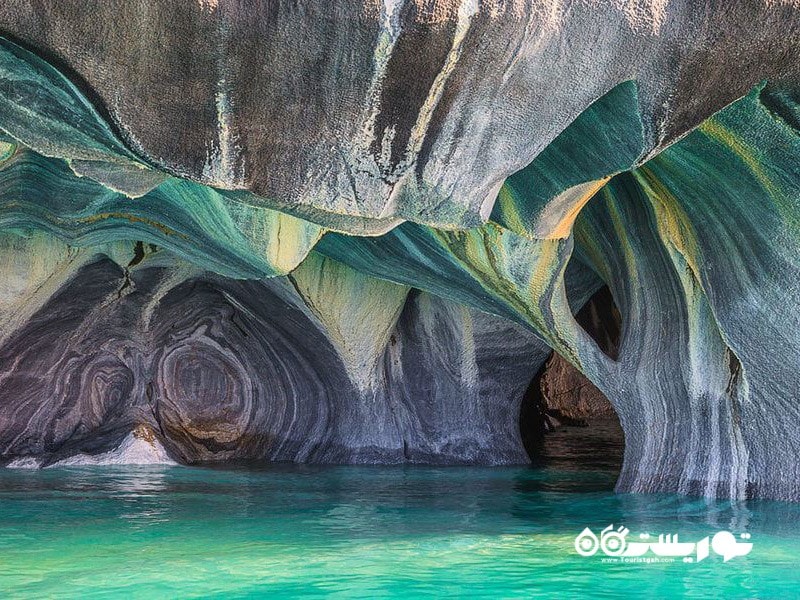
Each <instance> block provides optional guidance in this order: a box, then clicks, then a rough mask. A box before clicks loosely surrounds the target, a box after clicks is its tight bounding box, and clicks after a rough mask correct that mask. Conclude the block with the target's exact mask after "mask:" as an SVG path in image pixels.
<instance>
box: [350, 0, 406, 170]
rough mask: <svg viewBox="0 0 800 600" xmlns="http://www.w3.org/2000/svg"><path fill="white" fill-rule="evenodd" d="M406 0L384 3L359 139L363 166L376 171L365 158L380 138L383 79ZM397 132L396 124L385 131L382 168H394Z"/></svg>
mask: <svg viewBox="0 0 800 600" xmlns="http://www.w3.org/2000/svg"><path fill="white" fill-rule="evenodd" d="M404 1H405V0H384V2H383V6H382V7H381V26H380V32H379V33H378V41H377V43H376V44H375V53H374V56H373V64H374V65H375V67H374V69H373V71H372V79H371V81H370V84H369V88H368V91H367V107H366V117H365V119H364V126H363V128H362V130H361V136H360V139H359V140H358V142H357V150H358V151H359V155H361V156H362V157H363V158H362V160H361V161H359V162H361V163H365V164H361V165H360V166H361V167H362V168H366V169H368V170H371V171H374V167H373V169H369V164H368V163H369V162H371V161H365V160H364V159H365V158H366V157H368V156H369V155H370V148H371V147H372V144H373V142H374V141H375V139H376V135H377V134H376V132H375V123H376V121H377V120H378V113H379V111H380V103H381V90H382V88H383V81H384V79H385V78H386V70H387V69H388V67H389V60H390V59H391V57H392V52H393V51H394V47H395V45H396V44H397V40H398V39H399V37H400V31H401V30H402V25H401V23H400V10H401V9H402V7H403V3H404ZM394 133H395V131H394V127H391V128H388V129H387V130H386V132H385V133H384V136H383V139H381V156H380V158H379V159H378V165H377V166H378V168H379V170H388V169H389V168H390V162H391V154H392V142H393V141H394ZM379 172H380V171H379ZM379 172H378V173H379ZM378 173H376V174H378Z"/></svg>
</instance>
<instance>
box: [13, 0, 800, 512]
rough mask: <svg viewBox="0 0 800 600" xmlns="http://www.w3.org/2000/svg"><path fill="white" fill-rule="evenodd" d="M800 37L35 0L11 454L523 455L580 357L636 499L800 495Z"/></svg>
mask: <svg viewBox="0 0 800 600" xmlns="http://www.w3.org/2000/svg"><path fill="white" fill-rule="evenodd" d="M96 22H103V23H108V24H110V25H108V26H106V27H96V26H94V23H96ZM113 24H116V25H113ZM798 42H800V7H798V5H797V3H796V2H794V1H793V0H792V1H790V0H786V1H782V2H768V1H766V0H764V1H762V0H736V1H734V2H726V3H724V4H720V5H719V6H717V5H715V4H714V3H711V4H708V3H706V4H698V3H696V2H691V1H689V0H671V1H661V0H658V1H656V0H652V1H651V0H636V1H631V2H621V1H618V0H597V1H594V0H593V1H591V2H589V1H584V0H563V1H562V0H554V1H547V2H544V1H536V2H524V3H523V2H516V1H513V0H509V1H489V0H475V1H473V0H463V1H460V2H455V1H450V0H441V1H439V0H437V1H435V2H422V1H418V0H398V1H395V0H391V1H389V0H387V1H385V2H381V1H376V2H373V1H372V0H369V1H365V0H342V1H341V2H335V3H333V4H332V5H331V6H327V5H326V6H321V5H312V3H306V2H293V3H274V2H266V1H263V2H262V1H260V0H259V1H254V2H249V3H240V2H230V1H223V0H220V1H218V2H217V1H214V2H206V1H201V2H187V1H184V0H181V1H178V0H174V1H173V0H169V1H159V2H155V1H154V0H136V1H132V2H126V3H103V4H102V5H96V4H87V3H82V2H74V1H66V2H65V1H64V0H58V1H57V2H56V1H55V0H43V1H41V2H37V3H24V2H7V3H5V4H3V5H2V6H0V457H2V459H3V461H5V462H7V463H9V464H11V465H13V466H24V465H41V466H47V465H49V464H54V463H57V462H59V461H68V462H81V461H83V462H97V461H101V460H107V461H117V462H119V461H124V460H133V461H140V460H157V461H163V460H176V461H179V462H201V461H216V460H236V459H250V458H259V459H268V460H291V461H311V462H403V461H410V462H415V461H416V462H441V463H484V464H499V463H510V462H523V461H526V460H527V455H526V453H525V450H524V447H523V443H522V438H521V436H520V432H519V430H518V422H519V417H520V409H521V400H522V396H523V395H524V392H525V389H526V388H527V386H528V384H529V383H530V380H531V378H532V377H533V376H534V374H535V373H537V372H538V371H539V370H540V368H541V366H542V364H543V362H544V360H545V359H546V357H547V356H548V355H549V353H550V352H551V349H552V350H554V351H555V352H557V353H558V355H559V356H560V357H561V358H560V359H559V360H562V361H566V363H568V364H569V365H570V366H571V368H573V369H575V370H577V371H578V372H580V373H582V374H583V375H584V376H586V377H587V378H589V380H590V381H591V382H592V383H593V384H594V385H595V386H596V387H597V389H598V390H600V391H601V392H602V393H603V394H604V395H605V396H606V397H607V398H608V400H609V401H610V403H611V404H612V406H613V407H614V410H615V411H616V413H617V414H618V416H619V419H620V423H621V425H622V427H623V429H624V432H625V439H626V447H625V462H624V466H623V468H622V472H621V474H620V478H619V482H618V489H619V490H623V491H637V492H650V491H678V492H681V493H686V494H704V495H709V496H727V497H732V498H744V497H748V496H758V497H769V498H781V499H789V500H800V487H799V486H798V481H800V461H799V460H798V456H800V436H799V435H798V433H797V431H798V423H800V409H798V406H797V402H796V390H797V389H798V387H800V380H798V376H797V372H798V369H797V366H798V365H799V364H800V336H799V335H798V331H800V321H798V315H800V310H798V309H800V301H799V300H798V298H800V287H798V285H799V284H798V282H800V262H799V260H798V256H800V162H799V161H800V159H799V158H798V157H800V101H799V100H800V95H799V93H798V90H799V89H800V71H798V69H799V68H800V67H798V65H800V62H798V58H799V57H798V51H797V48H798V47H800V44H798ZM265 57H268V58H265ZM732 65H735V68H734V67H733V66H732ZM604 286H607V288H608V289H609V290H610V293H611V294H612V295H613V298H614V300H615V302H616V305H617V306H618V308H619V313H620V318H621V323H622V327H621V333H620V339H619V344H618V345H615V347H614V351H613V352H612V351H610V350H609V347H608V346H607V345H606V344H604V343H603V340H601V339H596V338H597V336H596V335H594V336H593V335H592V334H591V332H590V331H587V329H585V328H584V327H582V326H581V324H580V323H579V320H578V319H576V317H575V314H576V313H578V311H579V310H580V309H581V307H582V306H583V305H584V303H585V302H586V301H587V300H588V299H589V298H590V297H591V296H592V295H593V294H594V293H595V292H597V290H599V289H601V288H603V287H604Z"/></svg>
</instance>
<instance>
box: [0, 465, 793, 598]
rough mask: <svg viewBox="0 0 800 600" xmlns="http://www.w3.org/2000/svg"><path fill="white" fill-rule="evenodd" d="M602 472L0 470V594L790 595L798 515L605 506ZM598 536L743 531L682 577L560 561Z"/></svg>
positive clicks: (711, 505)
mask: <svg viewBox="0 0 800 600" xmlns="http://www.w3.org/2000/svg"><path fill="white" fill-rule="evenodd" d="M617 462H618V457H617V456H616V455H615V454H614V452H611V451H608V449H606V450H602V451H597V450H595V451H594V452H587V453H586V454H584V455H581V456H566V457H565V456H564V455H563V454H562V455H559V456H556V457H552V459H551V460H545V461H544V462H543V465H542V466H540V467H537V468H534V467H516V468H464V467H447V468H444V467H436V468H433V467H421V466H397V467H350V466H348V467H344V466H332V467H303V466H275V465H273V466H259V465H246V466H238V467H226V468H196V467H192V468H187V467H124V468H121V467H116V468H112V467H91V468H86V467H73V468H61V469H46V470H43V471H15V470H0V596H2V597H26V598H29V597H42V596H44V597H53V596H58V597H63V596H69V597H76V598H77V597H80V598H87V597H139V598H153V597H165V596H166V597H176V596H180V597H215V596H216V597H225V598H235V597H258V596H265V595H269V597H273V598H274V597H280V596H297V595H304V596H314V595H319V596H323V595H328V594H334V595H339V596H342V597H345V596H346V597H364V598H375V597H388V596H392V597H413V596H418V595H421V594H437V595H460V596H467V595H469V596H473V597H492V598H498V597H530V596H537V597H542V596H546V597H547V596H550V597H562V598H563V597H597V596H615V597H650V596H658V597H665V598H672V597H678V596H686V597H695V598H711V597H727V598H738V597H747V598H752V597H774V598H790V597H796V596H797V594H798V591H797V590H798V588H797V582H798V573H799V572H800V560H798V553H799V551H800V507H798V506H797V505H793V504H786V503H778V502H749V503H745V504H735V503H730V502H718V501H709V500H703V499H696V498H683V497H679V496H672V495H649V496H635V495H615V494H614V493H613V492H612V490H611V488H612V486H613V482H614V477H615V469H616V465H617ZM610 523H614V524H615V525H618V524H623V525H625V526H626V527H628V528H629V529H630V530H631V531H632V532H633V533H632V534H631V535H633V534H637V535H638V534H639V533H642V532H650V533H653V534H658V533H678V534H680V537H681V539H682V540H684V541H696V540H699V539H700V538H702V537H703V536H705V535H713V533H715V532H716V531H717V530H720V529H728V530H731V531H733V532H735V533H737V534H739V533H741V532H749V533H750V534H751V538H750V541H751V542H752V543H753V550H752V552H751V553H750V554H749V555H747V556H744V557H737V558H734V559H732V560H731V561H730V562H728V563H723V560H722V558H721V557H719V556H716V555H715V554H713V553H712V555H711V556H710V557H709V558H708V559H707V560H705V561H703V562H701V563H697V564H685V563H683V562H676V563H667V564H623V563H605V562H603V561H602V559H601V558H600V556H599V555H596V556H593V557H590V558H584V557H581V556H579V555H578V554H577V553H576V552H575V549H574V545H573V543H574V539H575V537H576V535H577V534H578V533H579V532H580V531H581V530H582V529H583V528H584V527H587V526H588V527H591V528H592V529H594V530H596V531H599V530H600V529H602V528H603V527H605V526H606V525H608V524H610Z"/></svg>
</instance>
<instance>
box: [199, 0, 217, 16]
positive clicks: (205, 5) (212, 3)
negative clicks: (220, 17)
mask: <svg viewBox="0 0 800 600" xmlns="http://www.w3.org/2000/svg"><path fill="white" fill-rule="evenodd" d="M198 3H199V4H200V8H202V9H203V10H204V11H206V12H209V13H212V12H214V11H215V10H217V8H218V7H219V0H198Z"/></svg>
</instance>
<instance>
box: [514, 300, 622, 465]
mask: <svg viewBox="0 0 800 600" xmlns="http://www.w3.org/2000/svg"><path fill="white" fill-rule="evenodd" d="M575 318H576V320H577V321H578V324H580V326H581V327H583V328H584V329H585V330H586V332H587V333H589V335H591V336H592V338H593V339H594V340H595V342H597V345H598V346H599V348H600V349H601V350H602V351H603V352H604V353H605V354H607V355H608V356H609V357H610V358H612V359H614V360H616V359H617V358H618V356H619V348H620V338H621V331H622V318H621V314H620V311H619V309H618V308H617V305H616V303H615V302H614V298H613V296H612V294H611V291H610V290H609V289H608V286H603V287H602V288H601V289H600V290H598V291H597V292H595V294H594V295H593V296H592V297H591V298H590V299H589V301H588V302H587V303H586V304H585V305H584V306H583V308H581V310H580V311H578V313H577V314H576V315H575ZM519 426H520V434H521V436H522V443H523V445H524V446H525V451H526V452H527V453H528V456H529V457H530V459H531V462H532V463H533V464H534V465H539V466H545V465H553V464H554V462H564V463H571V462H574V461H577V462H579V463H581V464H582V465H584V466H592V464H595V465H596V466H598V467H606V468H612V469H616V470H618V469H619V467H620V466H621V464H622V452H623V449H624V439H623V434H622V428H621V427H620V424H619V419H618V417H617V414H616V412H615V411H614V408H613V407H612V406H611V403H610V402H609V401H608V399H607V398H606V397H605V395H604V394H603V393H602V392H601V391H600V390H599V389H597V387H596V386H595V385H594V384H593V383H592V382H591V381H589V380H588V379H587V378H586V377H585V376H584V375H583V374H582V373H581V372H580V371H578V370H577V369H576V368H575V367H573V366H572V365H571V364H569V363H568V362H567V361H566V360H564V359H563V358H562V357H561V356H559V355H558V354H556V353H555V352H553V353H551V354H550V356H549V357H548V359H547V360H546V361H545V362H544V364H543V365H542V366H541V367H540V369H539V371H538V372H537V373H536V375H535V376H534V377H533V379H532V380H531V383H530V385H529V386H528V389H527V390H526V391H525V395H524V396H523V399H522V407H521V410H520V419H519Z"/></svg>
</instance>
